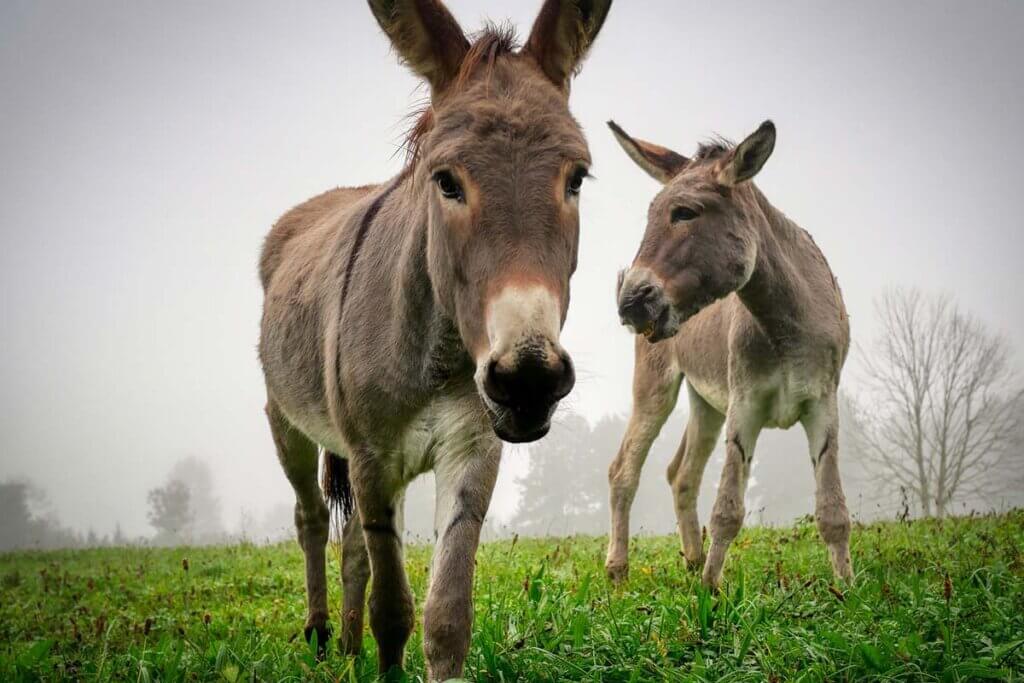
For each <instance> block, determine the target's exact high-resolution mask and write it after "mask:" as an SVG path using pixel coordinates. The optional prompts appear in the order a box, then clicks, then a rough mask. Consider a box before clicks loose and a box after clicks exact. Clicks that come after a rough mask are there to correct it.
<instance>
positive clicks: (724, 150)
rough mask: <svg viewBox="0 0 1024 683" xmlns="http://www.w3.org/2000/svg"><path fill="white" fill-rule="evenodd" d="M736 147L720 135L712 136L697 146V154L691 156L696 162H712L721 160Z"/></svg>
mask: <svg viewBox="0 0 1024 683" xmlns="http://www.w3.org/2000/svg"><path fill="white" fill-rule="evenodd" d="M735 146H736V144H735V143H734V142H733V141H732V140H729V139H727V138H723V137H722V136H721V135H713V136H712V137H711V138H710V139H708V140H705V141H704V142H702V143H700V144H699V145H698V146H697V153H696V154H695V155H694V156H693V158H694V160H696V161H714V160H715V159H721V158H723V157H724V156H725V155H727V154H728V153H729V152H731V151H732V149H733V148H734V147H735Z"/></svg>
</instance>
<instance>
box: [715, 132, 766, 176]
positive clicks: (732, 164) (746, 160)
mask: <svg viewBox="0 0 1024 683" xmlns="http://www.w3.org/2000/svg"><path fill="white" fill-rule="evenodd" d="M774 149H775V124H774V123H772V122H771V121H765V122H764V123H762V124H761V125H760V127H759V128H758V129H757V130H755V131H754V132H753V133H751V134H750V135H749V136H748V137H747V139H746V140H744V141H743V142H741V143H740V144H739V145H737V146H736V149H734V150H733V152H732V154H731V155H729V157H727V159H726V161H725V164H724V165H723V166H722V170H721V171H719V172H718V182H720V183H721V184H723V185H728V186H730V187H731V186H733V185H736V184H738V183H742V182H743V181H744V180H750V179H751V178H753V177H754V176H756V175H757V172H758V171H760V170H761V167H762V166H764V163H765V162H766V161H768V157H770V156H771V155H772V150H774Z"/></svg>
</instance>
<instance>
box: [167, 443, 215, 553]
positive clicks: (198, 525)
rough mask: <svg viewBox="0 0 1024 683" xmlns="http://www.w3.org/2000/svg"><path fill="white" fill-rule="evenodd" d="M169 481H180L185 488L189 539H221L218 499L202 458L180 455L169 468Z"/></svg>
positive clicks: (196, 541)
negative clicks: (182, 456) (187, 500)
mask: <svg viewBox="0 0 1024 683" xmlns="http://www.w3.org/2000/svg"><path fill="white" fill-rule="evenodd" d="M167 478H168V480H169V481H180V482H181V483H182V484H184V485H185V487H186V488H187V489H188V497H189V507H190V509H191V511H192V523H191V525H190V528H191V532H192V535H193V538H192V539H191V542H193V543H198V544H203V543H217V542H221V541H223V540H224V523H223V520H222V517H221V506H220V501H219V500H218V499H217V496H216V494H215V491H214V482H213V472H211V471H210V466H209V465H208V464H207V463H206V461H205V460H200V459H199V458H197V457H195V456H190V457H187V458H182V459H181V460H179V461H178V462H176V463H175V464H174V466H173V467H172V468H171V471H170V474H169V475H168V476H167Z"/></svg>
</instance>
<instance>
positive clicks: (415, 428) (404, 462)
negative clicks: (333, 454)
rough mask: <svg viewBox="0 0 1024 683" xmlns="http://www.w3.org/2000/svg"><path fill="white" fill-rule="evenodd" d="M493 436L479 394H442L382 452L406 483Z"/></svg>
mask: <svg viewBox="0 0 1024 683" xmlns="http://www.w3.org/2000/svg"><path fill="white" fill-rule="evenodd" d="M491 435H492V432H491V429H490V425H489V423H488V421H487V415H486V413H485V412H484V410H483V406H482V405H481V404H480V400H479V398H478V397H477V396H476V395H475V393H469V392H466V393H458V394H454V395H440V396H438V397H437V398H435V399H433V400H432V401H431V402H430V403H429V404H428V405H427V406H426V407H424V408H423V409H422V410H421V411H419V412H418V413H417V414H416V415H414V416H413V418H412V419H411V420H409V422H408V423H407V424H406V425H405V427H404V428H403V429H401V430H400V432H399V433H398V434H397V438H395V439H394V440H393V441H392V442H391V445H390V447H387V446H385V447H382V448H381V452H382V455H383V457H384V458H386V459H387V462H388V465H389V466H390V467H391V468H392V470H393V471H394V472H395V474H396V475H397V478H398V479H399V480H401V481H402V482H403V483H404V482H409V481H411V480H412V479H414V478H416V477H417V476H418V475H420V474H422V473H423V472H426V471H428V470H431V469H433V468H434V466H435V464H436V462H437V460H438V459H439V458H443V457H448V456H456V457H457V456H461V455H464V454H466V453H468V452H470V451H472V450H473V449H475V448H477V447H478V446H479V444H480V442H481V440H483V439H486V438H488V437H489V436H491ZM492 438H493V437H492Z"/></svg>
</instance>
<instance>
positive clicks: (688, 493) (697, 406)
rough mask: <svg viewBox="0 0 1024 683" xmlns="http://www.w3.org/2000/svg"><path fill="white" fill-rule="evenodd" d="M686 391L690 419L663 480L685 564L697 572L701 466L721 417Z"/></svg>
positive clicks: (701, 548) (699, 564) (718, 430)
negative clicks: (670, 498) (669, 492)
mask: <svg viewBox="0 0 1024 683" xmlns="http://www.w3.org/2000/svg"><path fill="white" fill-rule="evenodd" d="M686 388H687V393H688V394H689V398H690V419H689V421H688V422H687V424H686V433H685V434H684V435H683V442H682V443H681V444H679V451H678V452H677V453H676V457H675V458H674V459H673V460H672V463H671V464H670V465H669V466H668V472H667V476H668V483H669V485H670V486H671V487H672V496H673V498H674V499H675V504H676V520H677V521H678V523H679V538H680V541H681V542H682V545H683V555H684V556H685V557H686V564H687V566H688V567H689V568H690V569H697V570H699V569H700V568H701V567H703V566H704V539H703V538H702V537H701V532H700V520H699V519H698V517H697V494H698V493H699V492H700V482H701V480H702V479H703V478H704V466H705V465H707V463H708V458H710V457H711V452H712V451H714V450H715V442H716V441H718V435H719V434H720V433H721V432H722V423H723V422H725V416H724V415H722V414H721V413H720V412H718V411H717V410H715V409H714V408H712V407H711V406H710V405H708V403H707V401H705V400H704V399H703V398H701V397H700V395H699V394H698V393H697V392H696V391H694V390H693V387H691V386H690V385H689V384H687V385H686Z"/></svg>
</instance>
